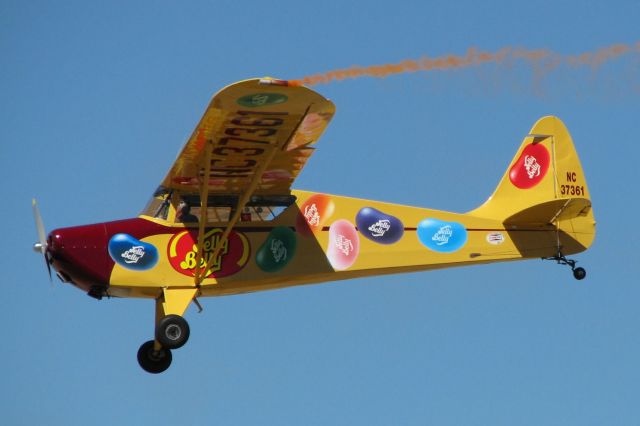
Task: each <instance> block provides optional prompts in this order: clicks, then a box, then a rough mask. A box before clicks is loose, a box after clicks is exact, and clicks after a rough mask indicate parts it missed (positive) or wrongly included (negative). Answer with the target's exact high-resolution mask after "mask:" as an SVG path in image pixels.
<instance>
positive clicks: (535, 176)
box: [509, 143, 550, 189]
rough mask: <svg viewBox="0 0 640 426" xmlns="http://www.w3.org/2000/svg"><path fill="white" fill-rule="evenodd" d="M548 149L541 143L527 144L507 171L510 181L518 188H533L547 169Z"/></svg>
mask: <svg viewBox="0 0 640 426" xmlns="http://www.w3.org/2000/svg"><path fill="white" fill-rule="evenodd" d="M549 162H550V161H549V151H547V148H545V147H544V145H542V144H541V143H537V144H533V143H532V144H529V145H527V146H526V147H525V148H524V150H523V151H522V154H520V158H518V161H516V162H515V164H514V165H513V167H511V170H510V171H509V179H510V180H511V183H513V184H514V185H515V186H517V187H518V188H520V189H529V188H533V187H534V186H536V185H537V184H539V183H540V181H541V180H542V179H543V178H544V176H545V175H546V174H547V170H549Z"/></svg>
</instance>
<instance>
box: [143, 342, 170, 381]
mask: <svg viewBox="0 0 640 426" xmlns="http://www.w3.org/2000/svg"><path fill="white" fill-rule="evenodd" d="M154 343H155V342H154V341H153V340H149V341H148V342H145V343H143V344H142V346H140V349H138V363H139V364H140V367H142V369H143V370H144V371H146V372H147V373H151V374H158V373H162V372H163V371H165V370H166V369H167V368H169V366H170V365H171V358H172V357H171V350H170V349H164V348H162V349H160V350H156V349H155V348H154Z"/></svg>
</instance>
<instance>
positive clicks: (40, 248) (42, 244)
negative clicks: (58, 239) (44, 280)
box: [31, 198, 53, 284]
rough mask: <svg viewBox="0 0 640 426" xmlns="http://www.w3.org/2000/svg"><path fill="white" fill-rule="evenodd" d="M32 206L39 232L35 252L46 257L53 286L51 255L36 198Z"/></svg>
mask: <svg viewBox="0 0 640 426" xmlns="http://www.w3.org/2000/svg"><path fill="white" fill-rule="evenodd" d="M31 205H32V207H33V217H34V218H35V220H36V230H37V231H38V242H37V243H35V244H34V245H33V250H34V251H35V252H36V253H40V254H42V256H44V263H45V264H46V265H47V271H48V272H49V282H50V283H51V284H53V279H52V278H51V264H50V263H49V253H47V234H46V232H45V231H44V224H43V223H42V216H40V210H39V209H38V204H37V203H36V199H35V198H34V199H33V200H32V201H31Z"/></svg>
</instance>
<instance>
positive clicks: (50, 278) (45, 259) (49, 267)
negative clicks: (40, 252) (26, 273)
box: [44, 253, 53, 285]
mask: <svg viewBox="0 0 640 426" xmlns="http://www.w3.org/2000/svg"><path fill="white" fill-rule="evenodd" d="M44 263H46V264H47V272H49V282H50V283H51V285H53V278H52V277H51V263H49V256H47V254H46V253H45V255H44Z"/></svg>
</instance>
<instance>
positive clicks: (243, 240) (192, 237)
mask: <svg viewBox="0 0 640 426" xmlns="http://www.w3.org/2000/svg"><path fill="white" fill-rule="evenodd" d="M222 233H223V230H222V229H219V228H216V229H212V230H210V231H208V232H207V233H205V234H204V242H203V244H202V254H201V258H200V266H199V268H200V269H204V267H205V266H206V265H207V263H210V265H211V266H210V269H209V270H207V272H206V274H205V277H206V278H220V277H226V276H228V275H233V274H235V273H237V272H238V271H240V270H241V269H242V268H244V266H245V265H246V264H247V261H248V260H249V254H250V251H251V250H250V246H249V241H248V240H247V237H245V236H244V235H243V234H241V233H239V232H236V231H231V233H230V234H229V237H228V238H227V240H226V241H225V242H224V244H223V245H222V249H221V250H220V251H219V252H218V256H216V258H215V259H214V260H211V257H212V256H213V251H214V250H215V248H216V246H217V245H218V243H219V242H220V238H221V237H222ZM167 251H168V257H169V263H171V266H172V267H173V269H175V270H176V271H178V272H180V273H181V274H184V275H188V276H194V275H195V271H196V259H197V257H198V233H197V232H190V231H183V232H180V233H178V234H176V235H174V236H173V237H172V238H171V240H170V241H169V245H168V250H167Z"/></svg>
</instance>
